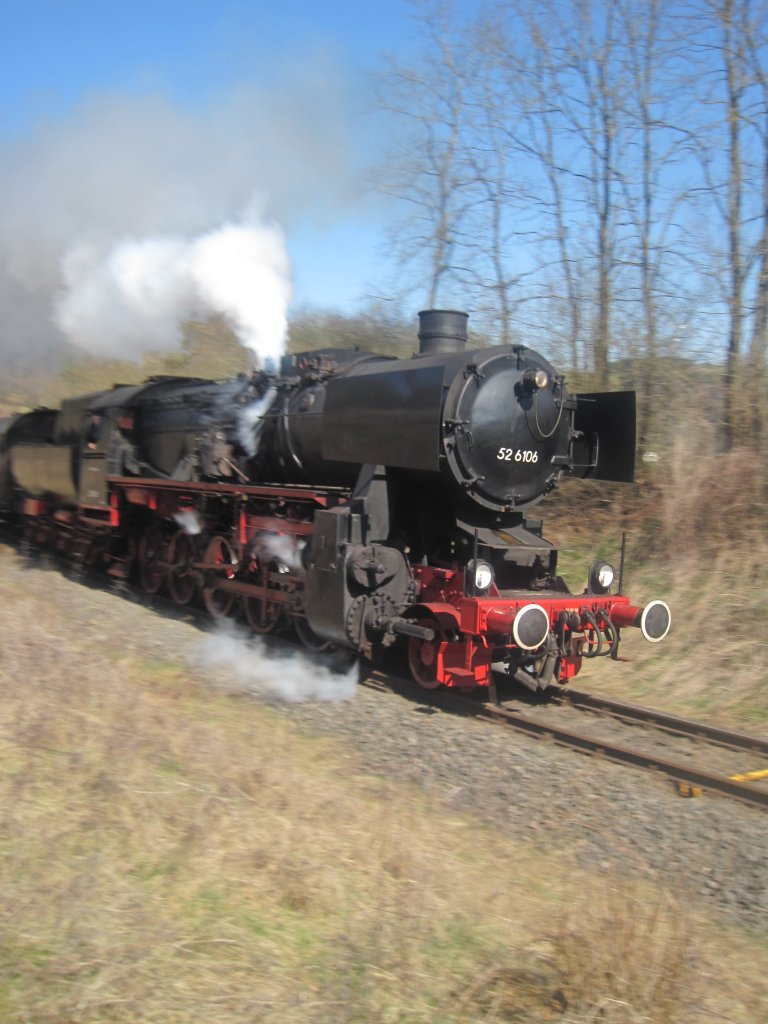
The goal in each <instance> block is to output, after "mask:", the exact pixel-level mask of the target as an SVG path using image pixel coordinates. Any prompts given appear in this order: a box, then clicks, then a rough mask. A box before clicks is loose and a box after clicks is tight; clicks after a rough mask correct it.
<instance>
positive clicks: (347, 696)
mask: <svg viewBox="0 0 768 1024" xmlns="http://www.w3.org/2000/svg"><path fill="white" fill-rule="evenodd" d="M191 660H192V662H193V664H194V665H195V666H196V667H197V668H200V669H203V670H205V671H206V672H211V671H212V672H213V673H214V675H215V680H216V685H217V686H218V687H220V688H221V689H222V690H223V691H224V692H225V693H251V694H255V695H258V696H264V697H274V698H277V699H278V700H282V701H287V702H289V703H292V704H295V703H301V702H304V701H340V700H351V699H352V697H354V695H355V689H356V686H357V677H358V669H357V665H356V664H353V665H352V667H351V668H349V669H348V670H347V671H343V672H335V671H333V669H332V668H331V667H329V666H327V665H323V664H319V663H318V662H317V661H316V660H314V659H311V658H309V657H308V656H305V655H304V654H300V653H299V654H290V655H288V656H286V657H282V658H280V657H276V655H275V653H274V652H273V651H269V652H267V651H266V650H265V649H264V644H263V642H262V641H261V640H260V639H259V638H258V637H254V636H250V637H249V636H246V635H245V634H244V633H243V632H242V631H241V630H238V629H237V627H236V626H235V625H234V624H233V623H231V622H228V621H222V622H221V623H220V624H219V626H218V627H217V630H216V632H215V633H211V634H209V635H207V636H206V637H204V638H203V640H202V642H201V644H200V645H199V647H198V648H197V649H196V650H195V651H194V652H193V653H192V655H191Z"/></svg>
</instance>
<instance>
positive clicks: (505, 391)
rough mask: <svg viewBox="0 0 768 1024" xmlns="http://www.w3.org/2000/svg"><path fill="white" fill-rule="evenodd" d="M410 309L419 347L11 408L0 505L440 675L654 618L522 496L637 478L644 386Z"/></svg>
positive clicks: (2, 441) (494, 665)
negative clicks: (559, 365) (401, 648)
mask: <svg viewBox="0 0 768 1024" xmlns="http://www.w3.org/2000/svg"><path fill="white" fill-rule="evenodd" d="M419 317H420V328H419V333H418V337H419V342H420V348H419V352H418V354H417V355H415V356H414V357H413V358H410V359H396V358H392V357H386V356H381V355H375V354H373V353H370V352H362V351H357V350H355V351H350V350H344V349H338V348H326V349H322V350H320V351H313V352H305V353H301V354H298V355H289V356H286V357H284V358H283V360H282V363H281V366H280V370H279V372H272V371H271V370H258V371H254V372H253V373H252V374H251V375H240V376H238V377H236V378H234V379H232V380H227V381H223V382H216V381H211V380H200V379H193V378H181V377H154V378H151V379H149V380H147V381H146V382H145V383H144V384H142V385H139V386H121V385H116V386H115V387H114V388H113V389H112V390H110V391H103V392H97V393H95V394H89V395H85V396H80V397H77V398H71V399H69V400H67V401H65V402H63V403H62V406H61V409H60V410H53V409H37V410H35V411H33V412H29V413H26V414H23V415H20V416H18V417H16V418H14V419H13V420H11V421H10V422H7V423H6V424H5V425H2V426H0V513H1V514H2V515H3V516H4V518H6V519H8V520H11V521H13V522H14V523H15V524H16V525H17V527H18V528H19V529H21V530H22V531H23V536H24V539H25V541H26V542H27V543H29V544H31V545H34V546H36V547H40V546H43V547H44V546H50V547H52V548H53V549H55V550H58V551H61V552H63V553H65V554H67V555H68V556H69V557H70V558H71V559H73V560H74V562H75V564H77V565H81V566H83V565H90V564H99V565H101V566H102V567H104V568H105V569H106V571H107V572H108V573H109V574H111V575H112V576H114V577H117V578H118V579H121V580H125V579H128V578H129V577H135V578H136V579H137V580H138V582H139V584H140V586H141V587H142V588H143V589H144V590H145V591H147V592H149V593H155V592H157V591H159V590H160V589H161V588H163V587H164V588H166V589H167V592H168V593H169V594H170V596H171V598H172V599H173V600H174V601H176V602H177V603H178V604H180V605H184V604H187V603H188V602H191V601H193V600H202V602H204V604H205V606H206V607H207V609H208V611H209V612H210V613H211V615H213V616H214V617H221V616H224V615H228V614H229V613H230V612H231V611H232V610H233V608H234V606H235V604H236V603H237V604H238V605H239V607H240V609H241V611H242V613H243V615H244V617H245V619H246V620H247V622H248V623H249V624H250V627H251V628H252V629H253V630H254V631H255V632H257V633H269V632H272V631H274V630H281V629H283V628H285V627H288V626H292V627H293V628H294V630H295V632H296V633H297V634H298V636H299V638H300V639H301V641H302V642H303V643H304V644H305V645H306V646H308V647H310V648H312V649H316V650H320V649H323V648H324V647H326V646H328V645H339V646H341V647H344V648H348V649H350V650H352V651H355V652H358V653H360V654H361V655H363V656H364V657H365V658H368V659H376V658H377V657H378V656H379V655H381V654H382V652H384V650H385V649H386V648H388V647H390V646H391V645H392V644H393V643H395V641H397V640H398V638H403V639H402V641H401V642H402V643H403V644H404V645H405V647H406V649H407V657H408V663H409V666H410V670H411V672H412V674H413V676H414V678H415V679H416V680H417V682H418V683H420V684H421V686H423V687H425V688H427V689H430V688H434V687H437V686H440V685H443V686H448V687H460V688H464V689H470V688H473V687H476V686H488V685H494V683H495V681H496V679H497V678H498V676H499V675H501V676H511V677H514V678H515V679H516V680H518V681H519V682H521V683H523V684H525V685H526V686H528V687H529V688H530V689H533V690H536V689H544V688H547V687H548V686H550V685H551V684H554V683H564V682H567V681H568V680H569V679H570V678H572V677H573V676H574V675H575V674H576V673H577V672H578V671H579V669H580V667H581V665H582V660H583V659H584V658H590V657H597V656H601V655H604V656H614V657H615V656H616V654H617V651H618V647H619V640H620V633H621V629H622V628H624V627H629V626H636V627H639V628H640V630H641V632H642V633H643V635H644V636H645V637H646V639H647V640H650V641H651V642H658V641H660V640H662V639H663V638H664V636H666V634H667V632H668V630H669V625H670V612H669V608H668V607H667V605H666V604H665V603H664V602H663V601H652V602H651V603H650V604H648V605H647V606H645V607H637V606H635V605H633V604H632V603H631V602H630V600H629V598H628V597H627V596H625V595H624V594H623V593H621V586H620V585H619V586H618V587H617V586H616V581H615V571H614V569H613V567H612V566H610V565H609V564H607V563H605V562H595V563H594V564H593V565H592V567H591V569H590V572H589V578H588V582H587V586H586V589H585V590H584V592H583V593H579V594H572V593H570V592H569V590H568V588H567V587H566V585H565V583H564V581H563V580H562V578H561V577H560V576H559V575H558V574H557V552H556V550H555V549H554V548H553V546H552V545H551V544H550V543H548V542H547V541H546V540H545V539H544V538H543V536H542V528H541V523H540V522H538V521H536V520H534V519H532V518H530V517H529V509H530V508H531V507H532V506H533V505H535V504H536V503H537V502H538V501H540V500H541V499H542V498H543V497H544V496H545V495H546V494H548V493H549V492H550V491H551V490H552V489H553V488H554V487H555V486H556V485H557V484H558V482H559V481H560V480H561V479H563V478H565V477H581V478H591V479H593V480H613V481H627V482H629V481H632V480H633V476H634V452H635V399H634V393H633V392H608V393H598V394H577V395H572V394H569V392H568V391H567V389H566V386H565V382H564V378H563V377H562V376H560V375H558V373H557V372H556V371H555V369H554V368H553V367H552V366H551V365H550V363H549V362H547V360H546V359H544V358H543V356H541V355H539V353H537V352H535V351H533V350H532V349H530V348H526V347H524V346H521V345H514V346H495V347H491V348H482V349H473V348H470V347H469V345H468V339H467V314H466V313H461V312H456V311H453V310H427V311H424V312H422V313H420V314H419Z"/></svg>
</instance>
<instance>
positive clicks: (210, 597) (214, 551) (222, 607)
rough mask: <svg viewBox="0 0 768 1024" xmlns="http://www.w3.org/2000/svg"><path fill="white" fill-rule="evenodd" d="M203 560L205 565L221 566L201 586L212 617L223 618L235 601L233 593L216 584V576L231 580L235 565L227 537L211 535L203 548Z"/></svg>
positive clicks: (235, 561) (206, 605) (233, 554)
mask: <svg viewBox="0 0 768 1024" xmlns="http://www.w3.org/2000/svg"><path fill="white" fill-rule="evenodd" d="M203 561H204V562H205V564H206V565H211V564H216V565H220V566H221V570H220V571H214V572H212V573H210V574H209V576H208V582H207V584H206V586H204V587H203V601H204V602H205V607H206V608H207V609H208V611H209V613H210V614H211V616H212V617H213V618H214V619H221V618H224V616H225V615H229V613H230V611H231V610H232V605H233V604H234V603H235V595H234V594H232V593H230V592H229V591H227V590H220V589H219V588H218V587H217V586H216V578H217V577H218V578H220V579H230V580H231V579H232V578H233V577H234V575H235V571H236V565H237V559H236V558H235V553H234V551H233V549H232V545H231V544H230V542H229V541H228V540H227V538H226V537H222V536H220V535H216V536H214V537H211V539H210V540H209V541H208V546H207V547H206V549H205V554H204V556H203Z"/></svg>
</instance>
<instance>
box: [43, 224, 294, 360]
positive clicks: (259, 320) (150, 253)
mask: <svg viewBox="0 0 768 1024" xmlns="http://www.w3.org/2000/svg"><path fill="white" fill-rule="evenodd" d="M248 219H251V218H248ZM248 219H246V220H243V221H241V222H239V223H233V224H227V225H224V226H223V227H220V228H218V229H216V230H214V231H210V232H208V233H206V234H203V235H200V236H198V237H197V238H191V239H186V238H181V237H166V238H144V239H140V240H138V241H133V240H128V241H122V242H118V243H117V244H116V245H114V246H113V247H112V248H111V249H109V250H108V251H107V252H106V253H104V252H101V251H100V250H99V249H98V248H97V247H95V246H92V245H88V244H83V243H79V244H76V245H75V246H73V247H72V248H71V249H70V250H69V251H68V252H67V253H65V255H64V258H63V260H62V274H63V282H64V290H63V292H62V293H61V295H60V297H59V298H58V300H57V301H56V303H55V307H54V314H53V319H54V323H55V324H56V325H58V326H59V327H60V328H61V329H62V331H63V332H64V334H65V335H66V336H67V337H69V338H70V339H72V340H73V341H76V342H77V344H79V345H80V346H82V347H83V348H86V349H88V350H89V351H90V352H92V353H93V354H95V355H99V356H115V357H119V358H125V357H126V356H127V357H128V358H138V357H140V356H142V355H144V354H145V353H147V352H163V351H167V350H169V349H171V350H172V349H175V348H176V347H177V342H178V327H179V323H180V321H181V320H183V319H184V318H185V317H187V316H192V315H195V314H197V315H200V314H203V315H204V314H206V313H222V314H224V315H225V316H226V317H227V319H228V320H229V321H230V323H231V324H232V327H233V328H234V330H235V332H236V334H237V335H238V337H239V339H240V341H241V342H242V343H243V344H244V345H245V346H246V347H247V348H249V349H251V351H252V352H253V353H254V356H255V357H256V361H257V362H265V361H266V360H271V361H273V362H274V361H275V360H277V359H278V357H279V356H280V354H281V352H282V348H283V340H284V338H285V334H286V330H287V309H288V302H289V299H290V283H289V269H288V256H287V253H286V250H285V245H284V242H283V236H282V232H281V231H280V229H279V228H278V227H277V226H275V225H267V224H260V223H258V222H257V221H255V220H252V222H251V223H248Z"/></svg>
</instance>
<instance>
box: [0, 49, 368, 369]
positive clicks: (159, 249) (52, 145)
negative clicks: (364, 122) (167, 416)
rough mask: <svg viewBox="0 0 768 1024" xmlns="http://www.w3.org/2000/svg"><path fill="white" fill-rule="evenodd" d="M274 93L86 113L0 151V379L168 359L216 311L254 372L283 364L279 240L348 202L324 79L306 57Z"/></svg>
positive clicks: (348, 162) (43, 125)
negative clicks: (86, 360) (6, 372)
mask: <svg viewBox="0 0 768 1024" xmlns="http://www.w3.org/2000/svg"><path fill="white" fill-rule="evenodd" d="M280 80H281V81H282V82H284V83H286V84H285V85H283V86H280V87H277V88H274V89H272V90H270V91H269V93H266V92H262V91H259V90H257V89H255V88H254V87H252V86H250V85H248V86H240V87H238V88H236V89H233V90H231V91H230V92H229V93H227V94H221V95H220V96H218V97H217V98H216V99H215V100H214V101H212V102H210V103H209V105H208V106H207V107H205V108H201V109H199V110H197V111H196V112H190V111H189V110H186V109H183V108H181V107H180V106H177V105H175V104H173V103H172V102H171V101H169V100H168V99H166V98H163V97H159V96H138V97H137V96H131V97H120V96H114V95H109V96H101V97H97V98H91V99H90V100H89V101H88V102H85V103H83V104H82V105H81V106H80V107H79V108H77V109H76V110H75V111H74V112H73V113H72V114H71V115H69V116H68V117H67V118H66V119H62V120H60V121H45V122H40V123H38V124H37V125H35V126H34V128H33V129H32V130H30V132H29V133H28V134H27V135H26V136H21V137H15V138H2V137H0V309H1V310H2V319H1V320H0V365H3V366H4V367H6V368H8V369H14V370H16V369H30V368H33V367H34V366H35V365H36V364H39V363H40V362H45V364H46V365H47V366H52V365H55V364H56V361H57V359H58V360H59V361H60V360H61V359H62V358H63V357H66V356H67V355H69V354H70V353H72V351H73V346H74V347H77V348H85V349H87V350H88V351H90V352H92V353H95V354H98V355H103V356H120V357H121V358H128V359H131V358H133V359H135V358H138V357H140V356H141V355H142V354H143V353H144V352H146V351H148V350H153V351H169V350H172V349H173V348H174V347H175V346H176V345H177V344H178V341H179V337H180V331H179V326H180V321H182V320H183V319H184V318H186V317H188V316H190V315H194V314H203V315H204V314H206V313H209V312H211V311H216V312H217V313H219V314H221V315H223V316H225V317H226V318H228V320H229V321H230V322H231V324H232V326H233V328H234V329H235V330H236V332H237V333H238V335H239V337H240V339H241V341H242V342H243V344H244V345H246V346H247V347H250V348H251V349H253V350H254V351H255V352H257V353H258V354H259V356H260V358H261V359H262V360H264V359H268V358H275V356H276V355H277V354H279V351H280V347H281V345H282V342H283V336H284V334H285V324H286V309H287V304H288V301H289V299H290V289H291V286H290V280H289V276H290V275H289V263H288V257H287V255H286V246H285V239H284V232H286V233H287V235H289V236H290V234H291V232H292V230H293V229H294V227H295V226H296V224H297V222H298V219H299V218H301V219H302V222H306V221H307V220H309V221H310V222H312V221H313V220H314V221H315V222H317V221H318V220H324V219H330V218H332V217H334V216H335V214H336V213H338V211H339V210H340V209H341V208H342V207H343V206H344V205H346V204H347V203H348V202H349V201H356V199H357V194H356V186H355V184H354V161H353V160H352V159H351V158H350V154H349V153H348V152H347V146H346V138H345V129H346V122H347V112H346V110H345V106H344V96H343V93H342V91H341V90H340V89H339V88H338V85H337V76H336V73H335V69H334V68H333V67H331V66H330V65H329V64H328V63H327V62H323V61H322V59H320V60H313V59H311V58H308V59H306V60H304V61H303V63H302V64H301V66H300V67H293V66H292V67H290V68H287V69H285V72H284V74H283V75H281V78H280Z"/></svg>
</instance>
